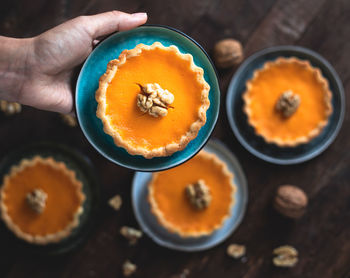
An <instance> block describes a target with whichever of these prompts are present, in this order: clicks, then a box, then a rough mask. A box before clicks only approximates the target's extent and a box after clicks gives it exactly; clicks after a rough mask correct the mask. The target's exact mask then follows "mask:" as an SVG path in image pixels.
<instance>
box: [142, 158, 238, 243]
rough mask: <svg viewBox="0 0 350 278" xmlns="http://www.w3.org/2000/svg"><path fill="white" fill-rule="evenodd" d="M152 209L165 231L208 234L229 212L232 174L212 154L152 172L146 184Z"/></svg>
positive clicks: (193, 234) (181, 234)
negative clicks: (168, 168) (171, 167)
mask: <svg viewBox="0 0 350 278" xmlns="http://www.w3.org/2000/svg"><path fill="white" fill-rule="evenodd" d="M148 190H149V195H148V199H149V203H150V205H151V211H152V213H153V214H154V215H155V216H156V218H157V219H158V221H159V223H160V224H161V225H162V226H163V227H165V228H166V229H167V230H168V231H170V232H174V233H177V234H178V235H180V236H181V237H200V236H204V235H210V234H211V233H212V232H213V231H214V230H216V229H219V228H220V227H221V226H222V225H223V224H224V222H225V220H226V219H227V218H228V217H229V216H230V215H231V211H232V207H233V204H234V193H235V190H236V187H235V185H234V183H233V174H232V173H231V172H230V171H229V170H228V168H227V166H226V164H225V163H224V162H223V161H221V160H220V159H219V158H218V157H217V156H216V155H215V154H212V153H208V152H205V151H201V152H200V153H199V154H197V155H196V156H195V157H193V158H192V159H191V160H189V161H187V162H186V163H184V164H182V165H180V166H178V167H175V168H173V169H170V170H166V171H162V172H158V173H155V174H153V176H152V179H151V181H150V183H149V185H148Z"/></svg>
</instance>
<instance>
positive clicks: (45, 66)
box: [0, 11, 147, 113]
mask: <svg viewBox="0 0 350 278" xmlns="http://www.w3.org/2000/svg"><path fill="white" fill-rule="evenodd" d="M146 21H147V15H146V14H145V13H136V14H126V13H122V12H119V11H112V12H106V13H102V14H98V15H93V16H80V17H77V18H74V19H72V20H69V21H67V22H65V23H63V24H61V25H59V26H57V27H55V28H53V29H51V30H48V31H47V32H45V33H43V34H41V35H39V36H37V37H34V38H31V39H22V40H18V39H9V38H4V37H2V38H0V45H1V40H4V39H5V40H6V39H7V41H5V42H4V44H3V47H2V48H0V56H2V54H4V53H3V52H5V53H6V55H4V56H6V58H5V59H3V58H0V98H4V99H7V100H10V101H17V102H20V103H22V104H26V105H30V106H33V107H36V108H39V109H44V110H50V111H56V112H61V113H69V112H71V111H72V109H73V94H72V88H71V81H72V77H73V70H74V68H75V67H76V66H77V65H79V64H81V63H82V62H83V61H84V59H85V58H86V57H87V56H88V55H89V54H90V52H91V51H92V49H93V46H94V45H95V44H96V42H98V39H99V38H101V37H103V36H106V35H108V34H111V33H113V32H115V31H124V30H129V29H132V28H135V27H137V26H139V25H141V24H144V23H145V22H146ZM8 40H11V41H8ZM4 47H5V50H4V49H3V48H4ZM4 56H3V57H4ZM4 63H5V64H6V63H8V65H7V66H6V65H4ZM11 91H12V92H11Z"/></svg>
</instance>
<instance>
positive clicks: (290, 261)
mask: <svg viewBox="0 0 350 278" xmlns="http://www.w3.org/2000/svg"><path fill="white" fill-rule="evenodd" d="M273 254H274V255H275V257H274V258H273V260H272V262H273V264H274V265H275V266H278V267H293V266H295V265H296V263H297V262H298V250H296V249H295V248H294V247H292V246H289V245H284V246H280V247H278V248H276V249H274V250H273Z"/></svg>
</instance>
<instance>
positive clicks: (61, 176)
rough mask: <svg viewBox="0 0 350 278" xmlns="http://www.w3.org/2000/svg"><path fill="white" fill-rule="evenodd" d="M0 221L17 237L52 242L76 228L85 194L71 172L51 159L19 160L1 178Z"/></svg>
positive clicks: (39, 241)
mask: <svg viewBox="0 0 350 278" xmlns="http://www.w3.org/2000/svg"><path fill="white" fill-rule="evenodd" d="M0 197H1V199H0V207H1V218H2V219H3V221H4V222H5V224H6V225H7V227H8V228H9V229H10V230H11V231H12V232H13V233H14V234H15V235H16V236H17V237H19V238H21V239H23V240H25V241H27V242H29V243H34V244H41V245H44V244H49V243H56V242H59V241H60V240H62V239H64V238H66V237H68V236H69V235H70V234H71V231H72V230H73V229H74V228H75V227H76V226H78V224H79V216H80V215H81V214H82V212H83V202H84V200H85V195H84V194H83V192H82V183H81V182H80V181H79V180H77V178H76V176H75V172H73V171H72V170H69V169H68V168H67V167H66V165H65V164H64V163H63V162H57V161H55V160H54V159H53V158H42V157H40V156H35V157H34V158H32V159H23V160H22V161H21V162H20V164H19V165H18V166H13V167H12V168H11V170H10V172H9V173H8V174H7V175H6V176H5V177H4V183H3V185H2V188H1V191H0Z"/></svg>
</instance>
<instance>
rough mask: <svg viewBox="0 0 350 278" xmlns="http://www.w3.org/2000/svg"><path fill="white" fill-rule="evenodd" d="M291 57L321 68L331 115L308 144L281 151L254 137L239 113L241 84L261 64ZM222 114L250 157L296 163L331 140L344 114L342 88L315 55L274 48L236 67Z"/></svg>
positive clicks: (287, 48)
mask: <svg viewBox="0 0 350 278" xmlns="http://www.w3.org/2000/svg"><path fill="white" fill-rule="evenodd" d="M291 56H294V57H297V58H300V59H304V60H309V61H310V62H311V64H312V65H313V66H315V67H318V68H319V69H321V71H322V75H323V76H324V77H325V78H327V80H328V81H329V86H330V89H331V91H332V105H333V113H332V115H331V116H330V118H329V122H328V125H327V126H326V127H325V128H324V129H323V131H322V133H321V134H320V135H319V136H317V137H316V138H314V139H313V140H311V141H310V142H309V143H307V144H302V145H299V146H296V147H293V148H290V147H288V148H281V147H278V146H277V145H275V144H269V143H266V142H265V141H264V139H263V138H262V137H260V136H257V135H256V134H255V132H254V129H253V127H251V126H250V125H249V124H248V122H247V116H246V115H245V113H244V112H243V99H242V94H243V92H244V91H245V90H246V85H245V84H246V82H247V81H248V80H249V79H250V78H252V76H253V72H254V71H255V70H256V69H259V68H261V67H262V66H263V65H264V63H265V62H267V61H271V60H275V59H277V58H278V57H291ZM226 112H227V117H228V119H229V122H230V125H231V128H232V130H233V132H234V134H235V136H236V137H237V139H238V141H239V142H240V143H241V144H242V145H243V146H244V147H245V148H246V149H247V150H248V151H249V152H251V153H252V154H253V155H255V156H257V157H259V158H261V159H263V160H265V161H268V162H272V163H275V164H282V165H288V164H297V163H301V162H304V161H307V160H310V159H312V158H314V157H315V156H317V155H319V154H320V153H322V152H323V151H324V150H325V149H326V148H327V147H328V146H329V145H330V144H331V143H332V142H333V141H334V139H335V137H336V136H337V134H338V133H339V130H340V128H341V125H342V123H343V119H344V115H345V96H344V89H343V86H342V83H341V80H340V78H339V76H338V75H337V73H336V72H335V70H334V69H333V67H332V66H331V65H330V64H329V63H328V62H327V61H326V60H325V59H324V58H323V57H321V56H320V55H319V54H317V53H316V52H314V51H311V50H309V49H306V48H303V47H299V46H276V47H271V48H267V49H264V50H261V51H259V52H257V53H255V54H253V55H252V56H250V57H249V58H248V59H246V60H245V62H244V63H243V64H242V65H241V66H240V67H239V69H238V70H237V72H236V74H235V75H234V77H233V78H232V80H231V83H230V85H229V88H228V92H227V97H226Z"/></svg>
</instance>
